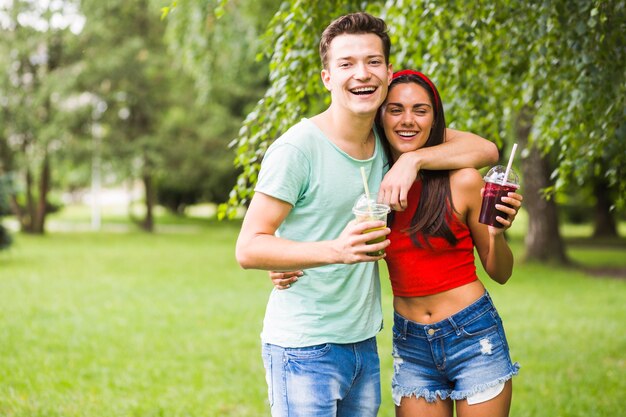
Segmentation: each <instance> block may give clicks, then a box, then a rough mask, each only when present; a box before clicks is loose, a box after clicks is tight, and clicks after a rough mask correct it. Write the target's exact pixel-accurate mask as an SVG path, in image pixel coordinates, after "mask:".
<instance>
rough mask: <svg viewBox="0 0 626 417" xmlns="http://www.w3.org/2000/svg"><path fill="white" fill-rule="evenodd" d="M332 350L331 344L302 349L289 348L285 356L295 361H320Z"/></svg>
mask: <svg viewBox="0 0 626 417" xmlns="http://www.w3.org/2000/svg"><path fill="white" fill-rule="evenodd" d="M330 348H331V345H330V343H324V344H322V345H315V346H307V347H302V348H287V349H285V355H286V356H287V358H288V359H294V360H307V359H318V358H321V357H322V356H324V355H325V354H327V353H328V352H329V351H330Z"/></svg>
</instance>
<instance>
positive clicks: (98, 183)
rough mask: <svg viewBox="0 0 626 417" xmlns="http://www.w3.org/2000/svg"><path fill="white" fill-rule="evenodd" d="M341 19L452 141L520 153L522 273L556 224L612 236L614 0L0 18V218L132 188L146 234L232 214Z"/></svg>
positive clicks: (620, 150)
mask: <svg viewBox="0 0 626 417" xmlns="http://www.w3.org/2000/svg"><path fill="white" fill-rule="evenodd" d="M164 6H165V8H164ZM357 10H367V11H369V12H371V13H373V14H375V15H379V16H381V17H383V18H384V19H385V20H386V22H387V23H388V25H389V28H390V34H391V36H392V42H393V48H392V53H393V54H392V63H393V65H394V68H396V69H400V68H408V67H411V68H417V69H420V70H422V71H424V72H425V73H427V74H429V75H430V76H431V77H432V78H433V79H434V81H435V82H436V83H437V85H438V87H439V89H440V91H441V93H442V96H443V98H444V102H445V103H446V111H447V113H448V120H449V124H450V125H451V126H452V127H456V128H459V129H465V130H470V131H473V132H476V133H478V134H480V135H482V136H483V137H486V138H489V139H490V140H493V141H495V142H496V143H497V144H498V146H499V148H500V149H501V155H502V158H503V160H504V159H506V158H507V157H508V152H509V149H510V148H511V145H512V143H514V142H517V143H519V145H520V149H521V152H520V153H518V156H517V160H516V167H517V168H518V169H519V170H520V171H521V173H522V178H523V184H522V187H523V192H524V196H525V204H524V205H525V208H526V210H527V211H528V213H529V229H528V233H527V237H526V249H527V256H528V257H529V258H531V259H537V260H541V261H556V262H560V263H567V262H568V261H569V260H568V259H567V257H566V255H565V248H564V243H563V241H562V239H561V237H560V234H559V224H560V222H562V221H565V220H566V221H570V222H593V223H594V225H595V226H594V230H595V233H594V234H595V235H597V236H615V235H617V228H616V223H617V221H618V220H619V219H620V218H623V213H624V202H625V201H626V199H625V197H626V180H625V178H626V173H625V172H624V170H625V169H626V160H625V159H626V126H625V124H624V120H625V119H626V117H625V116H626V110H625V109H626V106H625V101H626V80H625V77H626V46H625V45H626V44H624V42H623V39H625V38H626V28H625V25H624V22H626V5H625V3H624V1H623V0H622V1H619V0H608V1H599V0H574V1H566V0H558V1H553V2H537V1H531V2H519V1H514V0H497V1H477V2H473V3H471V4H463V3H461V2H456V1H451V0H448V1H438V2H433V1H430V0H421V1H415V0H412V1H409V0H388V1H369V2H363V1H355V0H328V1H324V2H306V1H299V0H292V1H280V0H237V1H235V0H230V1H229V0H216V1H214V2H206V1H204V0H180V1H177V2H170V3H169V4H168V2H157V1H156V0H131V1H123V0H109V1H106V2H100V1H96V0H83V1H78V0H56V1H48V0H40V1H29V0H3V1H0V35H1V36H0V66H1V67H2V71H1V72H0V178H3V180H2V182H0V183H1V184H3V185H2V186H0V201H5V203H4V206H3V205H2V204H0V207H5V208H4V211H2V213H6V212H7V211H9V210H10V211H11V214H12V215H13V216H15V218H16V219H18V221H19V225H20V228H21V230H22V231H24V232H29V233H44V231H45V220H46V215H47V214H49V213H51V212H52V211H54V210H55V209H58V208H59V207H60V206H61V205H62V199H61V195H62V194H63V193H68V192H76V191H81V190H88V189H91V190H95V191H97V190H98V189H101V188H103V187H110V186H114V185H120V184H130V183H140V184H141V185H142V187H141V189H142V190H143V198H142V200H141V202H142V205H143V208H142V209H141V210H130V213H134V217H136V219H135V220H136V222H137V224H139V225H140V226H141V227H142V228H144V229H145V230H148V231H150V230H153V228H154V223H155V217H154V208H155V206H156V205H160V206H163V207H166V208H167V209H169V210H171V211H172V212H175V213H179V214H184V213H185V209H186V208H187V207H188V206H189V205H193V204H197V203H202V202H213V203H222V202H225V201H226V203H225V204H223V205H222V206H221V210H220V215H221V216H222V217H228V216H233V215H234V214H235V212H236V208H238V207H240V206H245V205H246V204H247V202H248V201H249V198H250V196H251V193H252V187H253V184H254V182H255V181H256V175H257V173H258V169H259V163H260V161H261V158H262V156H263V154H264V152H265V150H266V149H267V146H268V145H269V144H270V143H271V141H272V140H274V139H275V138H276V137H278V136H279V135H280V133H282V132H283V131H285V130H286V129H287V127H289V126H290V125H292V124H293V123H294V122H296V121H297V120H299V119H300V118H301V117H303V116H310V115H312V114H314V113H316V112H318V111H320V110H321V109H323V108H324V107H325V106H327V105H328V99H329V98H328V95H327V93H326V92H325V91H324V89H323V86H322V83H321V82H320V81H319V71H320V64H319V57H318V52H317V45H318V41H319V35H320V33H321V31H322V30H323V28H324V27H325V26H326V25H327V24H328V23H329V22H330V21H331V20H332V19H334V18H336V17H337V16H339V15H341V14H344V13H347V12H352V11H357ZM229 143H231V144H232V146H233V147H234V150H235V152H234V153H233V149H231V148H229V147H228V144H229ZM233 159H234V161H235V164H234V165H233ZM7 207H8V208H7ZM620 216H622V217H620Z"/></svg>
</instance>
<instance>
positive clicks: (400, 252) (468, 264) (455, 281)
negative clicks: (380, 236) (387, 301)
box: [385, 181, 478, 297]
mask: <svg viewBox="0 0 626 417" xmlns="http://www.w3.org/2000/svg"><path fill="white" fill-rule="evenodd" d="M421 193H422V181H417V182H415V183H414V184H413V186H412V187H411V190H410V191H409V194H408V207H411V208H413V209H412V210H410V209H409V210H405V211H398V212H396V213H395V214H394V219H393V224H392V225H391V233H390V234H389V236H388V238H389V239H390V240H391V245H389V246H388V247H387V248H386V250H385V251H386V253H387V256H386V257H385V260H386V261H387V267H388V269H389V278H390V280H391V288H392V289H393V294H394V295H395V296H399V297H421V296H425V295H432V294H437V293H440V292H442V291H446V290H451V289H453V288H457V287H460V286H462V285H465V284H468V283H470V282H472V281H475V280H476V279H478V277H477V276H476V266H475V265H474V241H473V240H472V236H471V235H470V231H469V229H468V227H467V226H466V225H465V224H463V223H461V222H460V221H459V220H458V219H457V217H456V215H455V214H453V219H452V220H451V221H450V222H449V225H450V229H451V230H452V233H454V235H455V236H456V238H457V239H458V241H457V244H456V245H455V246H451V245H450V243H448V241H447V240H445V239H444V238H442V237H429V242H430V245H431V247H429V246H428V245H427V244H425V242H424V239H423V237H420V243H422V245H423V247H421V248H418V247H416V246H415V245H414V244H413V241H412V240H411V237H410V236H409V234H408V233H406V230H407V229H408V228H409V227H410V225H411V218H412V217H413V213H414V211H415V208H416V207H417V204H418V202H419V199H420V194H421Z"/></svg>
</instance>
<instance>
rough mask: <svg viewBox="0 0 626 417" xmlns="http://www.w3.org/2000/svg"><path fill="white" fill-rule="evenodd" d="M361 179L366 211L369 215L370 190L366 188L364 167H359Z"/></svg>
mask: <svg viewBox="0 0 626 417" xmlns="http://www.w3.org/2000/svg"><path fill="white" fill-rule="evenodd" d="M361 178H362V179H363V188H365V197H366V198H367V210H368V211H369V212H370V213H371V212H372V206H371V202H370V201H371V200H370V189H369V187H368V186H367V178H366V177H365V167H361Z"/></svg>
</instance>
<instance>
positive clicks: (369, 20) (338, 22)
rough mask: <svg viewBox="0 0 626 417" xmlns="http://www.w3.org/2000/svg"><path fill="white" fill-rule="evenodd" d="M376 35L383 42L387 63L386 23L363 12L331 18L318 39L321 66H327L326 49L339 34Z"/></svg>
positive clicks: (387, 41) (389, 44)
mask: <svg viewBox="0 0 626 417" xmlns="http://www.w3.org/2000/svg"><path fill="white" fill-rule="evenodd" d="M368 33H372V34H374V35H377V36H378V37H379V38H380V40H381V41H382V43H383V53H384V55H385V63H387V64H388V63H389V54H390V53H391V40H390V39H389V35H388V34H387V24H386V23H385V21H384V20H383V19H381V18H378V17H374V16H372V15H371V14H368V13H365V12H358V13H351V14H347V15H344V16H341V17H339V18H337V19H335V20H333V21H332V22H331V23H330V25H328V26H327V27H326V29H325V30H324V32H323V33H322V38H321V39H320V59H321V60H322V66H323V67H324V68H327V67H328V49H330V44H331V42H332V41H333V39H335V38H336V37H337V36H339V35H345V34H351V35H354V34H368Z"/></svg>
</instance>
